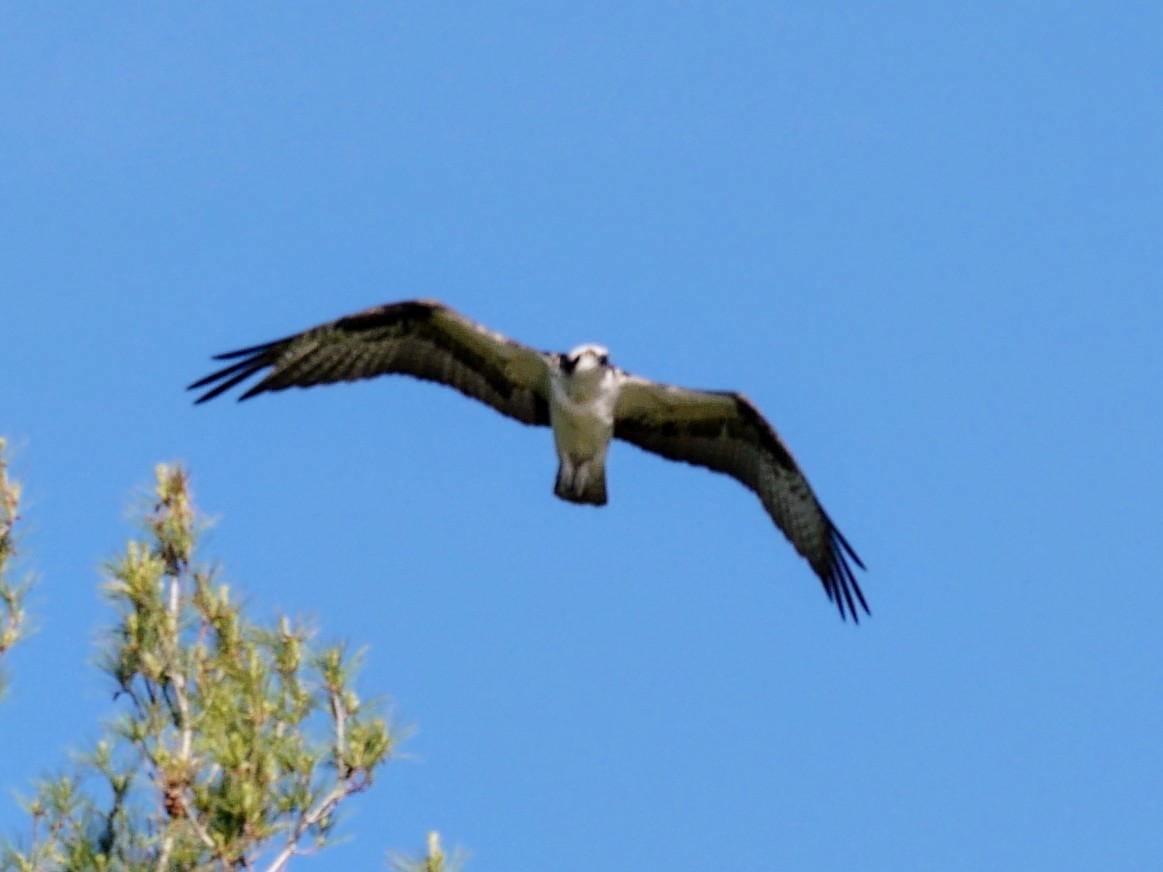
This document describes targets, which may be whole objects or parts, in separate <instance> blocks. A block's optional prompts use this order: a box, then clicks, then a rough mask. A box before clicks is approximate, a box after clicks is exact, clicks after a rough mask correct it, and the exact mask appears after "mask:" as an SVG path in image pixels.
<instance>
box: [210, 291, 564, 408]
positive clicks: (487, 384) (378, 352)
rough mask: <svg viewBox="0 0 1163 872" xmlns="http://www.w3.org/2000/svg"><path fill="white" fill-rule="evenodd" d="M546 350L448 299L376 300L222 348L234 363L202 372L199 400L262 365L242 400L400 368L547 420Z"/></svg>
mask: <svg viewBox="0 0 1163 872" xmlns="http://www.w3.org/2000/svg"><path fill="white" fill-rule="evenodd" d="M555 358H556V355H547V354H543V353H542V352H539V351H536V350H534V349H532V348H529V347H528V346H525V345H522V344H520V343H518V342H513V341H512V340H510V339H506V338H505V337H503V336H501V335H500V334H497V333H493V332H492V331H490V330H487V329H486V328H485V327H483V326H481V325H480V324H477V323H475V322H473V321H470V320H469V319H468V318H465V317H464V316H463V315H461V314H459V313H457V312H455V311H453V310H452V309H449V308H448V307H447V306H444V305H441V304H440V303H436V302H431V301H425V300H420V301H410V302H405V303H392V304H389V305H385V306H377V307H375V308H372V309H367V310H366V311H363V312H359V313H357V314H355V315H349V316H347V317H345V318H340V319H338V320H336V321H331V322H329V323H327V324H321V325H319V326H318V327H313V328H311V329H310V330H304V331H303V332H302V333H297V334H295V335H294V336H288V337H286V338H284V339H279V340H276V341H274V342H267V343H264V344H262V345H254V346H251V347H250V348H243V349H240V350H238V351H230V352H227V353H226V354H219V355H217V356H216V357H215V360H234V361H236V362H235V363H232V364H231V365H229V366H227V367H224V368H223V369H220V370H218V371H217V372H213V373H211V374H210V375H208V376H206V377H205V378H203V379H199V380H198V381H196V382H194V383H193V384H192V385H190V386H189V389H190V390H198V389H201V388H207V390H206V391H205V392H204V393H203V394H202V395H201V396H199V397H198V399H197V400H196V402H198V403H204V402H206V401H207V400H212V399H214V397H216V396H218V395H219V394H222V393H224V392H225V391H228V390H230V389H231V388H233V387H234V386H235V385H237V384H240V383H241V382H244V381H246V379H248V378H250V377H251V376H253V375H256V374H258V373H263V372H264V371H266V372H265V375H263V376H262V378H260V380H259V381H258V382H257V383H256V384H254V385H252V386H251V387H250V388H249V389H248V390H246V391H245V392H244V393H243V394H242V396H240V397H239V399H240V400H245V399H248V398H249V397H253V396H255V395H256V394H261V393H265V392H267V391H281V390H285V389H286V388H290V387H309V386H311V385H317V384H330V383H334V382H344V381H356V380H358V379H366V378H373V377H375V376H378V375H387V374H391V373H398V374H401V375H409V376H413V377H414V378H419V379H424V380H427V381H433V382H438V383H440V384H444V385H448V386H449V387H452V388H455V389H456V390H458V391H460V392H461V393H463V394H465V395H466V396H469V397H472V398H473V399H476V400H480V401H481V402H483V403H486V404H488V405H489V406H492V407H493V408H494V409H496V410H497V411H499V412H501V413H502V414H505V415H508V416H509V417H511V418H515V419H517V420H518V421H521V422H522V423H525V424H540V425H548V424H549V407H548V397H549V388H548V376H547V362H548V361H549V360H551V359H555Z"/></svg>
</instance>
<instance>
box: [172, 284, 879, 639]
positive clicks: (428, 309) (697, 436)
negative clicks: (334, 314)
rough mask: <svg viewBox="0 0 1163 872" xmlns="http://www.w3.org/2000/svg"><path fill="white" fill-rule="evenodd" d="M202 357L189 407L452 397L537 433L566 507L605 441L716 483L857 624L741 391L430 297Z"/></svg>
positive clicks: (786, 454) (781, 451)
mask: <svg viewBox="0 0 1163 872" xmlns="http://www.w3.org/2000/svg"><path fill="white" fill-rule="evenodd" d="M214 359H215V360H225V361H233V362H232V363H230V364H229V365H227V366H226V367H224V368H223V369H220V370H218V371H217V372H213V373H211V374H210V375H208V376H206V377H205V378H203V379H199V380H198V381H196V382H194V383H193V384H192V385H190V386H189V389H190V390H202V391H203V393H202V394H201V395H200V396H199V397H198V399H197V400H196V402H198V403H204V402H206V401H207V400H211V399H213V398H214V397H216V396H218V395H219V394H221V393H224V392H225V391H228V390H230V389H231V388H232V387H234V386H235V385H237V384H239V383H241V382H243V381H245V380H246V379H248V378H250V377H251V376H253V375H256V374H261V376H260V378H259V380H258V381H257V382H256V383H255V384H253V385H251V386H250V387H249V389H247V390H246V391H245V392H244V393H243V394H242V396H241V397H239V399H240V400H245V399H247V398H249V397H253V396H255V395H257V394H262V393H267V392H268V391H281V390H285V389H287V388H291V387H311V386H312V385H319V384H332V383H335V382H350V381H357V380H359V379H366V378H373V377H375V376H379V375H388V374H392V373H398V374H400V375H409V376H412V377H414V378H418V379H424V380H425V381H433V382H437V383H439V384H443V385H447V386H449V387H452V388H455V389H456V390H458V391H460V392H461V393H462V394H464V395H465V396H468V397H471V398H473V399H474V400H479V401H481V402H482V403H485V404H486V405H489V406H492V407H493V408H494V409H496V410H497V411H498V412H500V413H501V414H503V415H508V416H509V417H510V418H515V419H516V420H518V421H520V422H521V423H523V424H533V425H539V426H548V427H550V428H551V429H552V430H553V441H554V446H555V448H556V449H557V458H558V462H559V463H558V468H557V480H556V482H555V483H554V486H553V492H554V494H556V495H557V496H558V497H560V498H561V499H563V500H568V501H569V502H573V503H584V504H590V505H595V506H601V505H605V503H606V452H607V450H608V449H609V446H610V440H611V439H621V440H622V441H624V442H629V443H630V444H631V445H636V446H638V447H639V448H642V449H644V450H646V451H650V452H653V453H654V454H658V455H661V456H662V457H665V458H667V459H669V460H681V461H683V462H685V463H690V464H693V465H695V466H702V467H705V468H707V469H711V470H714V471H715V472H721V473H725V474H727V475H729V476H732V477H733V478H735V479H736V480H737V481H739V482H740V483H741V484H743V485H744V486H745V487H746V488H748V489H749V490H751V491H753V492H754V493H755V494H756V496H758V497H759V500H760V502H762V503H763V507H764V509H766V510H767V514H768V515H770V516H771V519H772V521H774V522H775V525H776V526H777V527H779V529H780V530H782V531H783V533H784V535H785V536H787V538H788V540H789V541H790V542H791V544H792V545H793V546H794V547H795V549H796V551H798V552H799V554H800V555H801V556H802V557H803V558H804V559H806V560H807V561H808V563H809V564H810V565H811V567H812V570H813V571H814V572H815V574H816V575H817V576H818V577H819V579H820V581H821V582H822V583H823V585H824V591H825V592H826V593H827V595H828V599H829V600H831V601H832V602H833V603H835V604H836V606H837V608H838V609H839V610H840V616H841V617H842V618H847V617H848V616H851V617H852V619H853V620H854V621H856V622H859V619H860V616H859V611H860V609H863V610H864V612H865V613H866V614H871V612H869V609H868V603H867V602H866V601H865V599H864V594H863V593H862V592H861V590H860V585H859V584H857V582H856V577H855V575H854V574H853V570H852V566H851V565H850V564H849V560H851V561H852V562H853V563H855V564H856V565H857V566H859V567H860V568H861V569H864V564H863V563H862V562H861V560H860V558H859V557H858V556H857V555H856V552H855V551H854V550H853V549H852V546H851V545H849V544H848V540H846V539H845V538H844V536H843V535H842V534H841V533H840V531H839V530H838V529H837V528H836V525H835V524H833V523H832V519H831V518H829V517H828V513H827V512H825V511H824V508H823V506H821V505H820V501H819V500H818V499H817V498H816V495H815V493H814V492H813V491H812V488H811V485H809V484H808V480H807V478H805V477H804V474H803V472H801V471H800V468H799V466H798V465H797V464H796V462H795V459H794V458H793V457H792V455H791V452H790V451H788V449H787V447H786V446H785V445H784V444H783V440H782V439H780V438H779V436H778V435H777V434H776V432H775V430H774V429H773V428H772V426H771V424H769V423H768V422H767V419H766V418H764V417H763V415H761V414H760V413H759V410H758V409H756V408H755V406H753V405H752V404H751V401H750V400H748V399H747V398H746V397H745V396H743V395H742V394H739V393H734V392H731V391H698V390H689V389H687V388H680V387H674V386H671V385H665V384H659V383H658V382H653V381H650V380H648V379H644V378H641V377H639V376H636V375H631V374H630V373H628V372H625V371H623V370H621V369H619V368H618V367H616V366H613V365H611V363H610V358H609V353H608V352H607V350H606V349H605V348H604V347H602V346H601V345H579V346H577V347H576V348H574V349H573V350H572V351H569V352H568V353H565V354H559V353H556V352H547V351H537V350H536V349H534V348H531V347H529V346H527V345H523V344H521V343H519V342H515V341H513V340H512V339H509V338H507V337H505V336H502V335H501V334H499V333H494V332H493V331H492V330H489V329H487V328H485V327H484V326H482V325H480V324H477V323H476V322H475V321H472V320H470V319H469V318H466V317H465V316H464V315H462V314H460V313H459V312H457V311H455V310H453V309H450V308H449V307H448V306H445V305H443V304H441V303H438V302H435V301H432V300H410V301H406V302H400V303H389V304H386V305H383V306H376V307H374V308H371V309H367V310H365V311H363V312H357V313H355V314H353V315H348V316H346V317H344V318H339V319H338V320H336V321H331V322H329V323H327V324H320V325H319V326H318V327H312V328H311V329H309V330H304V331H303V332H302V333H296V334H295V335H294V336H288V337H286V338H285V339H278V340H275V341H274V342H267V343H264V344H262V345H255V346H252V347H250V348H243V349H240V350H238V351H230V352H227V353H226V354H219V355H217V356H216V357H215V358H214ZM858 606H859V608H858Z"/></svg>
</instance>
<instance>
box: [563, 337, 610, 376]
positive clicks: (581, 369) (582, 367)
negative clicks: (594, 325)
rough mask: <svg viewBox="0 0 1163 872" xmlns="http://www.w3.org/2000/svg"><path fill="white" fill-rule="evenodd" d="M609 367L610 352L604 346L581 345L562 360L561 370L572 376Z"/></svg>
mask: <svg viewBox="0 0 1163 872" xmlns="http://www.w3.org/2000/svg"><path fill="white" fill-rule="evenodd" d="M609 365H610V352H609V351H608V350H607V349H606V348H605V346H602V345H592V344H590V345H579V346H578V347H577V348H574V349H572V350H571V351H570V352H569V354H566V355H565V356H564V357H562V358H561V368H562V369H563V370H565V371H566V372H567V373H570V374H579V375H580V374H582V373H587V372H593V371H594V370H600V369H605V368H606V367H608V366H609Z"/></svg>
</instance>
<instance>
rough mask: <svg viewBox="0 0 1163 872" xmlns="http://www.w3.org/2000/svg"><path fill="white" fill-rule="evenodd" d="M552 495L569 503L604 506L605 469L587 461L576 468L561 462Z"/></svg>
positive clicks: (594, 462)
mask: <svg viewBox="0 0 1163 872" xmlns="http://www.w3.org/2000/svg"><path fill="white" fill-rule="evenodd" d="M553 493H554V494H556V495H557V496H559V497H561V498H562V499H563V500H566V501H568V502H571V503H581V504H583V505H590V506H604V505H605V504H606V467H605V464H599V463H598V462H597V461H594V460H589V461H586V462H584V463H579V464H577V465H576V466H574V465H572V464H568V463H565V462H562V463H561V464H559V465H558V467H557V481H556V482H554V485H553Z"/></svg>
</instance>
